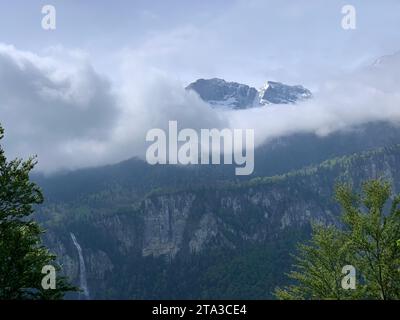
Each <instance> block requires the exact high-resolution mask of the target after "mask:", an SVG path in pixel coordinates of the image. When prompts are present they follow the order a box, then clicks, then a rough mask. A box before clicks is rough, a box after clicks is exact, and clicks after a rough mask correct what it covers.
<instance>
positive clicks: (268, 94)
mask: <svg viewBox="0 0 400 320" xmlns="http://www.w3.org/2000/svg"><path fill="white" fill-rule="evenodd" d="M259 97H260V104H289V103H296V102H298V101H302V100H306V99H310V98H311V97H312V94H311V91H310V90H308V89H306V88H304V87H303V86H288V85H286V84H283V83H280V82H273V81H268V82H267V83H266V85H265V86H264V87H263V88H262V89H261V90H260V94H259Z"/></svg>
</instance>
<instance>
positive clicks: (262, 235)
mask: <svg viewBox="0 0 400 320" xmlns="http://www.w3.org/2000/svg"><path fill="white" fill-rule="evenodd" d="M399 145H400V129H399V127H397V126H393V125H390V124H388V123H384V122H377V123H369V124H366V125H363V126H359V127H357V128H354V129H353V130H351V131H347V132H336V133H333V134H331V135H329V136H326V137H318V136H316V135H314V134H295V135H292V136H288V137H282V138H279V139H275V140H274V141H270V142H269V143H267V144H264V145H262V146H261V147H259V148H257V149H256V153H255V157H256V159H255V165H256V167H255V171H254V174H253V175H252V176H250V177H237V176H235V174H234V169H233V167H232V166H231V165H214V166H212V165H211V166H162V165H156V166H150V165H148V164H147V163H145V162H144V161H142V160H140V159H131V160H128V161H124V162H121V163H119V164H116V165H109V166H105V167H98V168H91V169H81V170H77V171H72V172H64V173H60V174H55V175H52V176H43V175H40V174H35V175H34V176H33V177H32V178H33V179H34V180H35V181H36V182H37V183H38V184H39V185H40V186H41V187H42V189H43V191H44V195H45V198H46V202H45V204H44V205H42V206H40V207H39V208H38V210H37V219H38V220H39V221H40V222H41V223H42V225H43V226H44V227H45V228H46V229H47V233H46V234H45V238H44V239H45V242H46V244H47V245H48V246H49V247H50V248H51V249H52V250H53V251H54V252H55V253H56V254H57V255H58V257H59V260H60V262H61V264H62V266H63V272H64V273H65V274H67V275H68V276H69V277H70V278H71V279H73V281H74V283H75V284H77V285H79V284H80V281H81V280H80V279H81V278H82V277H81V275H82V273H81V269H82V267H81V265H82V262H83V263H85V268H84V270H85V281H84V284H85V286H87V289H88V290H90V295H91V298H94V299H117V298H125V299H130V298H132V299H133V298H135V299H175V298H182V299H198V298H208V299H222V298H224V299H233V298H237V299H249V298H254V299H264V298H273V296H272V292H273V290H274V288H275V287H276V286H277V285H283V284H287V279H286V278H285V276H284V273H285V271H288V270H289V268H290V265H291V263H292V262H293V260H292V258H291V256H290V254H292V253H293V252H294V250H295V245H296V243H297V242H298V241H301V240H305V239H307V238H308V237H309V234H310V222H311V221H312V220H318V221H323V222H327V223H338V220H337V217H338V215H339V214H340V209H339V207H338V205H337V204H336V203H335V202H334V200H333V190H334V186H335V183H337V182H339V181H346V182H350V183H352V184H353V185H354V187H355V188H357V187H358V186H359V185H360V183H361V181H363V180H365V179H369V178H376V177H384V178H386V179H388V180H390V181H392V182H393V183H394V186H395V189H398V188H399V187H400V186H399V185H398V181H400V180H399V170H398V168H399V165H400V151H399V150H400V149H399ZM71 234H73V235H74V239H75V240H76V244H79V248H81V250H77V245H76V244H74V242H73V241H72V239H71ZM71 298H74V296H71ZM75 298H77V297H76V296H75Z"/></svg>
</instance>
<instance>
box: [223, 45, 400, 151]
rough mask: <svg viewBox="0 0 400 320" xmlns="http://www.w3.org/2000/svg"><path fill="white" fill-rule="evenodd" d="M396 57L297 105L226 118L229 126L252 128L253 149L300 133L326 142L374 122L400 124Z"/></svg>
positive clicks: (337, 81) (329, 83) (326, 86)
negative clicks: (336, 134) (326, 138)
mask: <svg viewBox="0 0 400 320" xmlns="http://www.w3.org/2000/svg"><path fill="white" fill-rule="evenodd" d="M399 71H400V53H397V54H393V55H390V56H386V57H383V58H381V59H379V60H378V61H377V62H376V63H375V64H373V65H371V66H369V67H367V68H363V69H360V70H358V71H356V72H353V73H348V74H344V75H342V76H341V77H338V78H335V79H333V80H330V81H327V82H324V83H323V84H321V86H320V88H319V90H318V91H317V92H316V93H315V94H314V98H313V99H311V100H307V101H304V102H301V103H299V104H297V105H274V106H269V107H267V108H259V109H252V110H243V111H239V112H228V113H227V115H226V116H227V118H229V119H230V126H232V127H238V128H248V127H249V128H254V129H255V132H256V140H257V141H256V142H257V144H258V145H259V144H261V143H265V141H268V140H271V139H272V138H275V137H281V136H287V135H291V134H295V133H299V132H308V133H315V134H317V135H319V136H326V135H328V134H330V133H332V132H334V131H338V130H349V129H351V128H352V127H354V126H357V125H360V124H365V123H368V122H374V121H386V122H391V123H393V124H396V125H399V124H400V88H399V87H398V85H397V84H398V83H399V81H400V72H399Z"/></svg>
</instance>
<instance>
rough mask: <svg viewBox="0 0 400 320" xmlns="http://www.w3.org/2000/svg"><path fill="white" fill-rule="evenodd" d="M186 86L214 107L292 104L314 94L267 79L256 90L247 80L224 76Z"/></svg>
mask: <svg viewBox="0 0 400 320" xmlns="http://www.w3.org/2000/svg"><path fill="white" fill-rule="evenodd" d="M186 89H187V90H193V91H195V92H196V93H197V94H198V95H199V96H200V98H201V99H203V100H204V101H205V102H207V103H209V104H210V105H211V106H213V107H219V108H228V109H248V108H253V107H260V106H263V105H267V104H289V103H296V102H298V101H301V100H305V99H309V98H311V97H312V94H311V92H310V91H309V90H307V89H306V88H304V87H302V86H289V85H286V84H282V83H279V82H273V81H268V82H267V83H266V84H265V85H264V87H262V88H261V89H260V90H257V89H255V88H253V87H250V86H248V85H245V84H241V83H237V82H227V81H225V80H223V79H218V78H213V79H199V80H197V81H195V82H193V83H191V84H190V85H189V86H187V87H186Z"/></svg>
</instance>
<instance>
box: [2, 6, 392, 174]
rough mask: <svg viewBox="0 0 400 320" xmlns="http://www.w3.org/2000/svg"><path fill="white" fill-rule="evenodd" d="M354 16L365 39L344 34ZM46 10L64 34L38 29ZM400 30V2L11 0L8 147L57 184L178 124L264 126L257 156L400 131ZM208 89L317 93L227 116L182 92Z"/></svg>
mask: <svg viewBox="0 0 400 320" xmlns="http://www.w3.org/2000/svg"><path fill="white" fill-rule="evenodd" d="M348 4H350V5H353V6H354V7H355V9H356V18H357V20H356V23H357V25H356V29H355V30H344V29H343V28H342V26H341V20H342V18H343V14H342V12H341V10H342V7H343V6H344V5H348ZM44 5H53V6H54V7H55V8H56V29H55V30H44V29H43V28H42V26H41V20H42V18H43V14H42V13H41V10H42V7H43V6H44ZM399 30H400V2H399V1H398V0H382V1H375V0H346V1H338V0H332V1H329V2H328V1H323V0H296V1H294V0H292V1H289V0H279V1H278V0H246V1H244V0H243V1H242V0H238V1H228V0H213V1H211V0H205V1H188V0H186V1H183V0H181V1H178V0H169V1H165V0H157V1H135V0H133V1H124V0H120V1H104V0H98V1H94V0H93V1H89V0H87V1H83V0H80V1H78V0H68V1H67V0H58V1H56V0H49V1H38V0H30V1H23V0H14V1H1V3H0V121H1V123H2V125H3V126H4V127H5V129H6V139H5V141H4V148H5V149H6V150H7V152H8V154H9V155H10V156H11V157H14V156H23V157H26V156H28V155H31V154H37V155H38V157H39V169H40V170H43V171H48V172H53V171H55V170H58V169H62V168H69V169H75V168H79V167H86V166H94V165H102V164H107V163H115V162H118V161H121V160H124V159H127V158H129V157H131V156H136V155H137V156H140V155H141V154H143V150H144V149H145V146H144V144H143V141H144V136H145V132H146V131H147V130H148V129H150V128H154V127H165V123H166V122H167V120H172V119H173V120H179V121H181V123H182V125H184V126H186V127H193V128H201V127H217V128H222V127H235V128H236V127H256V129H257V131H258V132H259V135H258V140H259V143H262V142H263V141H265V140H266V139H268V138H271V137H273V136H277V135H285V134H289V133H295V132H298V131H302V132H303V131H307V132H315V133H317V134H327V133H329V132H331V131H334V130H339V129H341V128H344V127H348V126H351V125H354V124H358V123H362V122H363V121H370V120H371V119H372V120H376V119H381V118H382V117H383V118H385V117H387V118H388V119H389V118H391V119H392V120H393V119H397V109H395V106H397V102H398V97H399V92H398V91H397V88H394V87H393V83H395V82H396V81H397V83H398V80H399V79H398V78H397V74H400V72H398V71H400V70H398V69H396V68H399V60H400V58H399V56H398V55H393V56H390V55H392V54H394V53H396V52H398V51H399V50H400V32H399ZM386 55H389V58H386V59H383V60H384V63H382V64H381V65H379V66H376V67H374V68H373V69H372V70H371V68H370V66H371V65H372V64H373V62H374V61H375V60H376V59H377V58H379V57H381V56H386ZM396 70H397V72H396ZM211 77H218V78H224V79H226V80H229V81H237V82H241V83H246V84H249V85H252V86H255V87H257V88H258V87H261V86H262V85H263V84H264V83H265V82H266V81H267V80H274V81H281V82H284V83H288V84H301V85H304V86H305V87H307V88H309V89H311V90H312V91H313V92H314V93H316V94H315V99H313V101H311V102H308V103H305V104H302V105H301V106H298V108H295V109H293V108H294V107H293V106H289V107H285V108H280V109H275V108H270V109H268V110H265V109H262V110H250V111H247V112H236V113H232V112H230V113H229V112H228V113H221V112H217V111H215V110H211V109H210V108H208V106H207V105H205V103H204V102H202V101H200V99H198V97H197V96H195V95H192V94H190V93H187V92H185V91H184V90H183V87H184V86H186V85H187V84H189V83H190V82H192V81H194V80H196V79H198V78H211ZM367 98H368V99H367ZM377 104H379V105H381V106H382V108H386V109H385V113H382V110H380V112H377V111H376V110H377V109H376V105H377ZM349 105H351V106H352V107H351V108H350V109H349V108H348V106H349ZM299 114H300V115H301V116H302V117H304V119H302V121H301V124H299V121H296V120H297V119H299ZM260 119H262V121H261V120H260ZM264 119H266V120H264Z"/></svg>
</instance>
